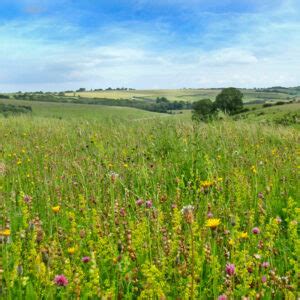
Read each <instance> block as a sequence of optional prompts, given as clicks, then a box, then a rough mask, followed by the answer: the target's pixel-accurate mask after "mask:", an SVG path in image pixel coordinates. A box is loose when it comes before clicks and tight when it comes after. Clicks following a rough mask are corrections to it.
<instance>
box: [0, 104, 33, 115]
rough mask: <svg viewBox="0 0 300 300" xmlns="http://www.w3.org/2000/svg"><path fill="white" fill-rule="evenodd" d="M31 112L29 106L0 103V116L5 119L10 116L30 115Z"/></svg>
mask: <svg viewBox="0 0 300 300" xmlns="http://www.w3.org/2000/svg"><path fill="white" fill-rule="evenodd" d="M31 111H32V109H31V107H30V106H26V105H12V104H3V103H0V114H3V115H4V116H6V117H7V116H9V115H12V114H21V113H30V112H31Z"/></svg>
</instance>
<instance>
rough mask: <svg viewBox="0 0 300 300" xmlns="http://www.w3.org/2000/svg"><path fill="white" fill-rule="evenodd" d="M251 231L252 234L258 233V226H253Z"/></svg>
mask: <svg viewBox="0 0 300 300" xmlns="http://www.w3.org/2000/svg"><path fill="white" fill-rule="evenodd" d="M252 233H253V234H259V233H260V230H259V228H258V227H254V228H253V229H252Z"/></svg>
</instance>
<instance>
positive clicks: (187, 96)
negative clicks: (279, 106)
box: [66, 88, 300, 102]
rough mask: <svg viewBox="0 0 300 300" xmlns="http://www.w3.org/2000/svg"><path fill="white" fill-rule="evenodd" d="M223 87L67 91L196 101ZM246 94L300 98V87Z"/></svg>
mask: <svg viewBox="0 0 300 300" xmlns="http://www.w3.org/2000/svg"><path fill="white" fill-rule="evenodd" d="M220 91H221V89H177V90H130V91H120V90H111V91H107V90H103V91H91V92H90V91H87V92H74V93H66V95H67V96H80V97H86V98H108V99H136V100H138V99H140V100H147V99H151V100H155V99H156V98H157V97H166V98H168V99H169V100H170V101H189V102H194V101H197V100H200V99H206V98H210V99H212V100H214V99H215V97H216V96H217V95H218V94H219V93H220ZM241 91H242V92H243V94H244V102H249V101H255V100H274V101H277V100H287V98H289V99H292V98H296V99H300V90H299V89H293V88H291V89H285V90H281V89H275V88H274V89H266V90H254V89H241Z"/></svg>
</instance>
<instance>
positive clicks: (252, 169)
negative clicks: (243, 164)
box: [250, 166, 257, 174]
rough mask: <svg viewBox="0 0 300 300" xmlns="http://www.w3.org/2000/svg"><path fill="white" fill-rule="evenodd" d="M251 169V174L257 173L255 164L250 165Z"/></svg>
mask: <svg viewBox="0 0 300 300" xmlns="http://www.w3.org/2000/svg"><path fill="white" fill-rule="evenodd" d="M250 169H251V171H252V173H253V174H257V170H256V167H255V166H251V168H250Z"/></svg>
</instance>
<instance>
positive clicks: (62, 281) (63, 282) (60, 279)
mask: <svg viewBox="0 0 300 300" xmlns="http://www.w3.org/2000/svg"><path fill="white" fill-rule="evenodd" d="M54 283H55V284H56V285H59V286H67V285H68V283H69V281H68V279H67V278H66V277H65V276H64V275H56V276H55V278H54Z"/></svg>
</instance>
